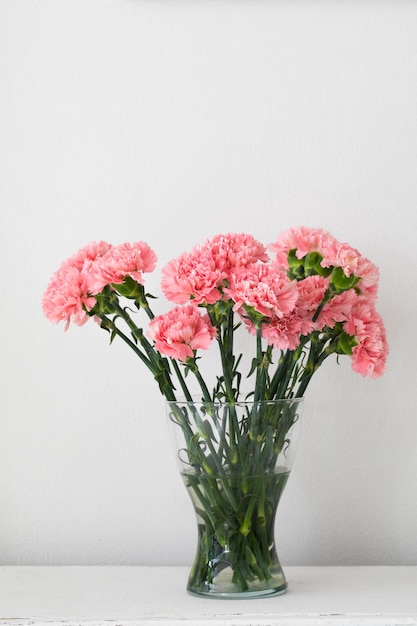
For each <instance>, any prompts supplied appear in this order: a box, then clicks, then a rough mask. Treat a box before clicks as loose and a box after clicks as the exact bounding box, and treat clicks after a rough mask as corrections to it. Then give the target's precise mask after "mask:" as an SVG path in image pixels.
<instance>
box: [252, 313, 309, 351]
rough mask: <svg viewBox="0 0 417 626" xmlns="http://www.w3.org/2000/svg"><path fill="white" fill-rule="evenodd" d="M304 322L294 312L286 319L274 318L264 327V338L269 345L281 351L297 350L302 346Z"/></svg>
mask: <svg viewBox="0 0 417 626" xmlns="http://www.w3.org/2000/svg"><path fill="white" fill-rule="evenodd" d="M303 327H304V320H303V319H302V318H301V317H300V316H299V315H298V314H297V313H296V312H292V313H289V314H288V315H284V317H281V318H278V317H273V318H272V319H271V320H269V321H268V322H267V323H265V324H263V325H262V337H264V338H265V339H266V340H267V341H268V343H269V345H271V346H274V348H278V349H279V350H295V349H296V348H298V346H299V344H300V337H301V335H303V334H304V332H303Z"/></svg>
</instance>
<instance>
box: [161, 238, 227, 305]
mask: <svg viewBox="0 0 417 626" xmlns="http://www.w3.org/2000/svg"><path fill="white" fill-rule="evenodd" d="M225 277H226V275H225V273H224V272H223V270H222V269H220V268H219V267H218V265H217V263H216V259H215V258H213V256H212V255H211V254H210V252H209V251H208V250H206V249H204V248H202V247H201V246H196V247H195V248H194V249H193V250H192V251H191V252H190V253H184V254H182V255H181V256H180V257H179V258H178V259H174V260H172V261H170V262H169V263H168V264H167V265H166V266H165V267H164V268H163V270H162V281H161V286H162V291H163V292H164V294H165V296H166V297H167V298H168V300H170V301H171V302H176V303H177V304H185V303H186V302H189V301H190V300H193V302H194V303H195V304H200V303H206V304H214V303H215V302H217V301H218V300H220V299H221V297H222V294H221V292H220V290H219V287H220V286H221V285H222V284H223V282H224V280H225Z"/></svg>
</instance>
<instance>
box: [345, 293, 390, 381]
mask: <svg viewBox="0 0 417 626" xmlns="http://www.w3.org/2000/svg"><path fill="white" fill-rule="evenodd" d="M343 328H344V330H345V332H346V333H348V334H349V335H351V336H352V337H355V339H356V341H357V342H358V345H356V346H355V347H354V348H353V355H352V369H353V370H354V371H355V372H358V373H359V374H362V376H369V377H371V378H378V377H379V376H382V374H383V373H384V371H385V363H386V360H387V356H388V344H387V339H386V332H385V327H384V323H383V321H382V318H381V316H380V315H379V314H378V313H377V311H376V310H375V308H374V306H373V305H372V304H370V303H369V301H368V300H367V299H366V298H364V297H359V298H357V301H356V303H355V304H354V306H353V307H352V311H351V314H350V316H349V319H348V320H347V321H346V322H345V324H344V325H343Z"/></svg>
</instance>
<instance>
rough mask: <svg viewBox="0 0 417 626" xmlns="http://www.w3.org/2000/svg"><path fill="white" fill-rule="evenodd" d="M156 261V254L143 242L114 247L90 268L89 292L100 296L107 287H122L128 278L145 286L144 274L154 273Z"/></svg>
mask: <svg viewBox="0 0 417 626" xmlns="http://www.w3.org/2000/svg"><path fill="white" fill-rule="evenodd" d="M156 261H157V257H156V254H155V252H154V251H153V250H152V249H151V248H150V247H149V246H148V244H147V243H145V242H143V241H138V242H136V243H133V244H130V243H123V244H121V245H120V246H114V247H112V248H111V249H110V250H109V251H108V252H107V254H104V255H103V256H101V257H100V258H98V259H96V260H95V261H94V262H92V263H91V265H90V267H89V268H88V274H89V276H88V288H89V291H90V293H92V294H98V293H100V291H102V289H103V288H104V287H105V286H106V285H111V284H115V285H120V284H121V283H122V282H123V281H124V280H125V279H126V277H127V276H130V277H131V278H133V279H134V280H135V281H136V282H138V283H140V284H143V273H145V272H153V270H154V269H155V265H156Z"/></svg>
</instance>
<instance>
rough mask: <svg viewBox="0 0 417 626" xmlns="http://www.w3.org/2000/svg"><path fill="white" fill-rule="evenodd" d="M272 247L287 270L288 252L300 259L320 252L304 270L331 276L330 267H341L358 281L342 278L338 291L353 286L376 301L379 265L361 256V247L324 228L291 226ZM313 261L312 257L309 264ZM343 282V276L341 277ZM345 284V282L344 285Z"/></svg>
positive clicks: (279, 264) (279, 262) (276, 261)
mask: <svg viewBox="0 0 417 626" xmlns="http://www.w3.org/2000/svg"><path fill="white" fill-rule="evenodd" d="M271 250H273V251H274V252H275V253H276V260H275V263H276V264H277V266H278V267H279V268H281V269H282V270H283V271H286V272H288V271H289V269H290V266H289V255H290V254H291V253H293V252H295V258H296V259H298V261H301V260H302V259H304V258H305V257H307V255H311V254H314V253H315V255H316V257H317V255H318V257H317V258H314V259H313V260H314V262H313V264H312V265H311V266H310V265H308V267H305V268H304V271H305V272H310V273H314V274H316V273H323V274H325V273H326V270H328V273H329V275H330V279H332V276H333V275H332V274H331V270H332V269H334V268H340V269H341V271H342V272H343V273H341V276H345V277H346V278H352V279H356V281H350V282H349V281H346V280H343V281H342V286H340V285H339V286H338V287H339V289H338V290H339V291H341V290H348V289H350V288H351V287H352V286H354V283H355V287H356V289H357V290H358V291H359V292H360V293H361V294H362V295H365V296H367V298H368V299H369V300H371V301H374V300H375V299H376V296H377V291H378V279H379V271H378V268H377V267H376V266H375V265H374V264H373V263H371V262H370V261H369V260H368V259H367V258H365V257H364V256H362V255H361V254H360V252H359V251H358V250H356V249H355V248H352V246H350V245H349V244H347V243H341V242H340V241H338V240H337V239H336V238H335V237H333V235H331V234H330V233H328V232H327V231H326V230H323V229H321V228H307V227H305V226H302V227H300V228H290V229H289V230H286V231H284V232H283V233H282V234H281V235H280V236H279V238H278V240H277V241H276V243H275V244H272V245H271ZM311 262H312V260H311V259H309V263H311ZM338 281H339V282H340V277H339V279H338ZM343 283H345V285H343Z"/></svg>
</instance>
